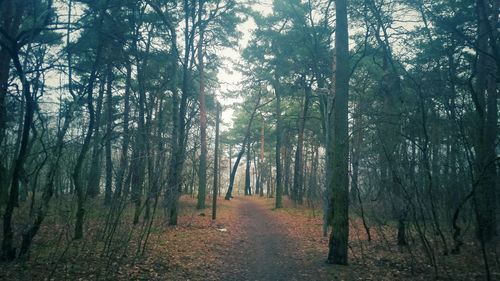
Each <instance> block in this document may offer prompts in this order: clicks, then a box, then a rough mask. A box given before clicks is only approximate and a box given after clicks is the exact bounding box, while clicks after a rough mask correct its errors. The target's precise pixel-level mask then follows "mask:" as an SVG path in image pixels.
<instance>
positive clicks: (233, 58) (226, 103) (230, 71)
mask: <svg viewBox="0 0 500 281" xmlns="http://www.w3.org/2000/svg"><path fill="white" fill-rule="evenodd" d="M272 2H273V0H261V1H259V3H258V4H254V5H252V8H253V9H254V10H257V11H259V12H261V13H263V14H270V13H272ZM255 27H256V25H255V22H254V21H253V19H251V18H249V19H248V20H247V21H245V22H243V23H241V24H240V25H239V26H238V30H239V31H240V32H242V37H241V39H240V40H238V43H239V45H238V46H236V47H234V48H225V49H224V50H223V51H222V52H223V53H224V56H225V57H226V58H224V59H223V64H224V67H223V68H221V69H220V71H219V74H218V78H219V82H220V88H219V90H218V91H217V99H218V100H219V102H220V103H221V104H222V106H223V107H224V111H223V112H222V121H223V123H224V125H223V126H222V130H226V129H228V128H229V127H231V124H232V118H233V113H234V107H233V106H232V105H234V103H238V102H240V101H241V99H230V98H226V97H223V94H224V93H225V92H228V91H236V90H239V89H240V87H239V85H238V83H239V82H240V81H241V80H242V79H243V76H242V74H241V73H240V72H238V71H237V69H236V64H234V63H233V62H240V61H241V55H240V53H241V51H242V50H243V49H244V48H245V47H246V46H247V44H248V41H249V40H250V38H251V36H252V31H253V30H254V29H255Z"/></svg>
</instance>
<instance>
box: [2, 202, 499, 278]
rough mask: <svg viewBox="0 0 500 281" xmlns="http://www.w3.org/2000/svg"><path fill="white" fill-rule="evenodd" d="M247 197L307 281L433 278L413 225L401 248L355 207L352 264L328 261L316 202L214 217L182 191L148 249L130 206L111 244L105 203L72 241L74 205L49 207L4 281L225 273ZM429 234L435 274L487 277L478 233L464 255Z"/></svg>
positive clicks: (493, 259) (5, 267)
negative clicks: (173, 216) (172, 222)
mask: <svg viewBox="0 0 500 281" xmlns="http://www.w3.org/2000/svg"><path fill="white" fill-rule="evenodd" d="M208 200H209V199H208ZM208 200H207V202H208ZM244 200H252V201H254V202H255V203H256V204H258V205H260V206H262V208H263V209H265V210H267V211H268V212H269V216H268V217H270V218H272V219H275V220H276V221H277V222H278V223H279V224H280V225H282V226H283V227H282V229H284V231H285V232H286V233H280V235H282V236H283V239H288V240H290V241H291V242H292V243H291V244H293V249H291V250H292V253H293V255H294V258H296V260H298V261H299V263H300V267H301V268H302V269H306V270H305V271H304V272H306V274H307V275H308V277H307V279H308V280H434V279H436V271H435V270H434V268H433V267H432V266H431V265H430V263H429V261H428V257H427V256H426V255H425V254H424V251H423V249H422V247H421V243H420V241H419V240H418V236H417V235H414V233H413V232H414V230H413V229H411V228H410V229H409V230H408V232H409V235H408V236H409V242H410V245H409V246H405V247H398V246H397V245H395V241H396V233H395V231H394V229H395V228H394V226H393V225H390V224H386V225H380V224H379V223H372V222H370V221H369V226H370V228H371V234H372V239H373V240H372V241H371V242H368V241H367V240H368V239H367V235H366V233H365V230H364V228H363V225H362V222H361V220H360V219H359V218H358V217H357V216H356V215H355V214H353V216H352V218H351V220H350V244H349V256H350V264H349V266H332V265H328V264H325V258H326V255H327V250H328V249H327V247H328V237H323V234H322V215H321V212H320V210H319V208H314V209H312V208H310V207H306V206H299V205H295V204H293V203H292V202H290V201H288V200H285V202H284V203H285V206H284V208H282V209H278V210H276V209H274V199H272V198H257V197H245V198H235V199H234V200H231V201H225V200H223V198H221V199H220V200H219V201H218V202H219V203H218V204H219V207H218V218H217V220H216V221H212V219H211V209H210V206H208V208H207V209H206V210H204V211H199V210H196V209H195V199H194V198H190V197H183V198H182V199H181V214H180V217H179V224H178V225H177V226H175V227H172V226H167V225H166V223H165V221H164V218H163V214H162V212H163V211H162V210H160V209H159V210H158V211H157V213H156V219H155V220H154V223H153V224H152V226H151V235H150V236H149V239H148V243H147V246H146V248H145V251H144V252H142V250H143V249H144V248H143V245H144V244H143V243H140V244H139V243H138V242H137V241H141V239H140V237H141V235H143V233H144V232H143V230H144V229H146V227H147V226H148V225H147V224H144V223H139V224H137V225H133V224H132V223H131V222H132V217H133V210H132V208H130V209H126V210H125V211H124V212H123V217H122V219H121V221H122V223H121V224H119V226H118V227H117V230H116V232H115V235H114V238H113V240H112V243H108V244H107V243H106V239H105V237H103V235H102V233H103V229H105V221H106V209H104V208H103V207H99V206H89V214H88V216H87V221H86V224H85V226H86V231H85V234H86V235H85V238H84V239H83V240H80V241H73V240H72V239H71V233H72V216H71V214H72V212H71V211H72V210H71V209H70V207H69V206H68V208H67V209H65V208H58V209H59V210H62V211H58V213H51V214H50V215H49V216H48V217H47V220H46V222H45V223H44V224H43V227H42V229H41V230H40V233H39V235H38V236H37V237H36V238H35V240H34V245H33V250H32V255H31V258H30V259H29V260H27V261H16V262H14V263H0V280H14V281H15V280H220V279H221V276H224V274H225V273H227V270H228V263H231V262H232V261H233V260H228V257H234V256H235V255H244V254H245V253H239V252H238V251H242V248H241V243H242V241H248V240H249V239H252V237H248V236H247V234H246V233H244V230H243V229H244V228H245V227H244V226H243V223H244V222H245V220H244V219H241V214H239V212H238V210H239V209H240V206H241V204H242V202H243V201H244ZM202 212H203V213H202ZM244 215H245V216H247V215H252V213H251V212H249V213H248V214H244ZM18 229H22V225H21V226H20V225H18ZM143 237H144V236H143ZM429 238H433V240H431V242H432V243H433V244H432V245H433V246H434V247H435V249H434V250H435V259H436V261H437V265H438V267H437V279H438V280H485V273H484V267H483V261H482V258H481V255H480V251H479V249H480V247H479V245H477V242H474V239H472V238H470V239H468V241H469V242H467V243H465V245H464V247H463V249H462V253H461V254H459V255H446V256H445V255H442V253H440V252H439V244H438V242H437V241H438V240H437V237H429ZM434 240H435V241H434ZM142 241H144V239H142ZM450 241H451V240H450ZM288 251H289V252H290V249H288ZM489 252H490V259H489V261H490V264H489V265H490V268H491V273H492V279H493V280H500V275H499V264H498V262H497V261H498V256H497V255H495V248H494V247H490V248H489ZM246 254H249V253H246ZM243 266H244V265H242V267H243ZM233 268H234V265H233ZM236 268H238V267H236Z"/></svg>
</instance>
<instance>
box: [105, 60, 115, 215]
mask: <svg viewBox="0 0 500 281" xmlns="http://www.w3.org/2000/svg"><path fill="white" fill-rule="evenodd" d="M108 68H109V69H108V79H107V87H106V113H107V114H106V144H105V146H106V151H105V152H106V187H105V192H104V205H109V204H110V203H111V198H112V196H113V189H112V188H113V159H112V154H111V153H112V151H111V139H112V138H113V136H112V134H113V93H112V84H113V69H112V67H111V66H108Z"/></svg>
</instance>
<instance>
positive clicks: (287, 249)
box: [222, 197, 328, 281]
mask: <svg viewBox="0 0 500 281" xmlns="http://www.w3.org/2000/svg"><path fill="white" fill-rule="evenodd" d="M233 201H239V202H238V210H237V216H238V218H237V220H238V221H239V222H240V224H239V225H240V228H241V229H239V232H240V235H239V236H240V237H239V241H236V242H235V244H236V247H234V248H233V250H232V251H231V252H230V254H229V255H228V256H227V257H226V260H225V262H224V267H225V269H224V272H225V275H224V277H223V279H222V280H249V281H257V280H259V281H264V280H273V281H274V280H283V281H285V280H307V279H310V278H311V277H312V276H314V278H313V279H314V280H328V278H326V276H323V274H319V273H321V271H322V270H321V269H320V267H324V265H322V264H316V265H315V266H316V268H311V267H310V266H307V265H306V264H305V263H304V257H303V256H302V255H299V254H298V253H297V250H298V248H299V245H298V243H299V241H297V240H296V238H292V237H290V236H289V235H288V229H287V227H286V225H284V224H283V223H282V222H280V221H279V220H278V219H277V217H276V216H273V213H272V212H274V210H272V209H269V208H268V206H267V205H264V204H262V200H258V199H257V198H251V197H239V198H234V199H233ZM312 274H314V275H312Z"/></svg>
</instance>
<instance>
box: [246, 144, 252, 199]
mask: <svg viewBox="0 0 500 281" xmlns="http://www.w3.org/2000/svg"><path fill="white" fill-rule="evenodd" d="M250 147H251V144H250V142H248V147H247V157H246V158H247V159H246V160H247V161H246V167H245V195H252V188H251V183H250V182H251V181H250V177H251V175H250V163H251V162H250V155H251V148H250Z"/></svg>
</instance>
